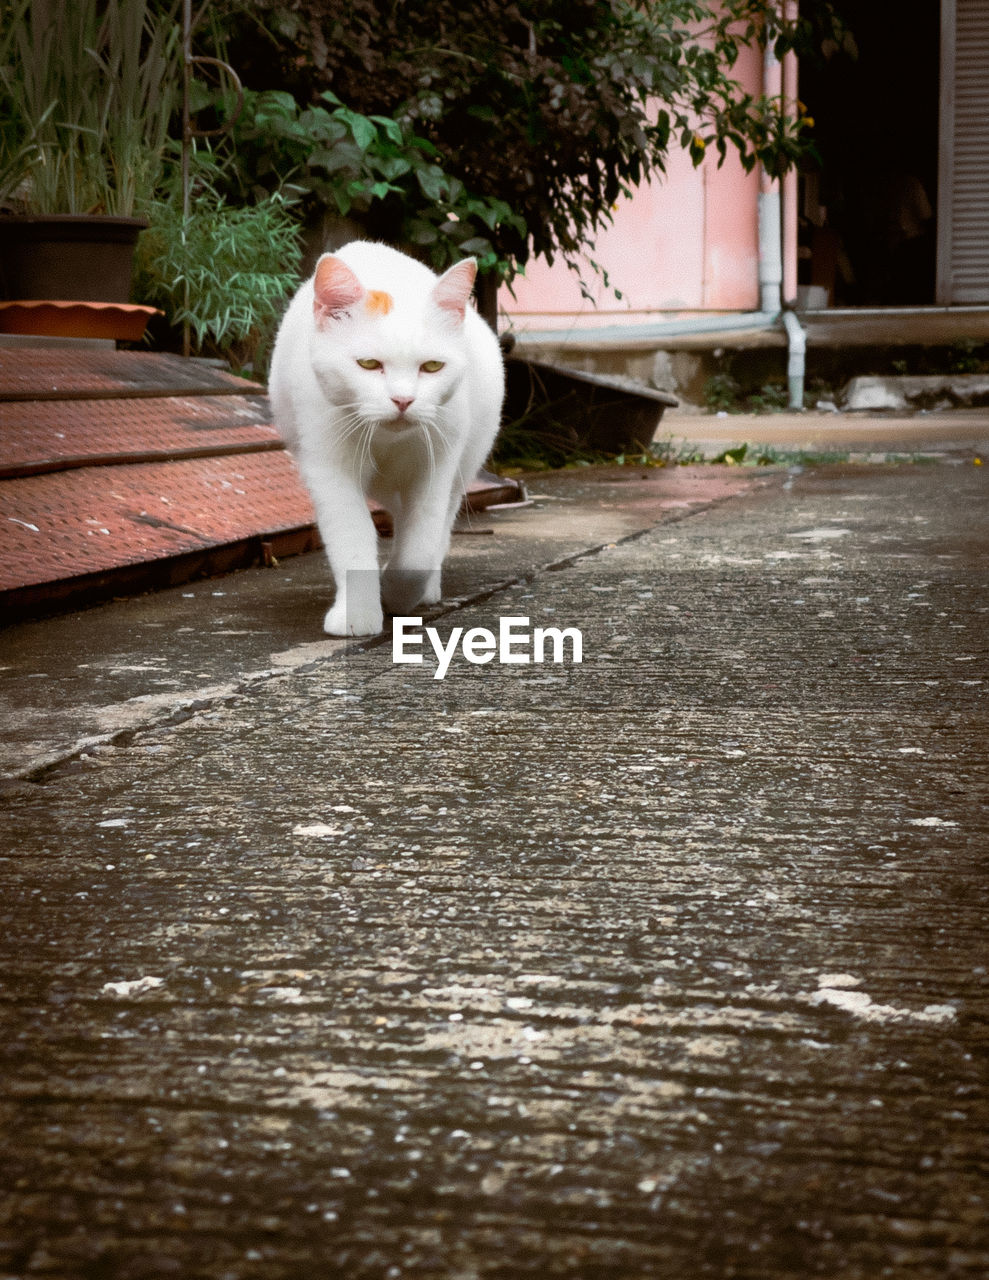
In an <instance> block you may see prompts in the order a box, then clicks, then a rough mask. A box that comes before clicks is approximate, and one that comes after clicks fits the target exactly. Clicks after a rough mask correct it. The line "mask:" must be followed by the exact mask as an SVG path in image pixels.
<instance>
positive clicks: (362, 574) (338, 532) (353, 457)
mask: <svg viewBox="0 0 989 1280" xmlns="http://www.w3.org/2000/svg"><path fill="white" fill-rule="evenodd" d="M476 271H477V264H476V262H475V261H474V259H472V258H469V259H466V260H465V261H463V262H458V263H457V264H456V265H455V266H453V267H451V268H450V269H449V270H448V271H447V272H445V274H444V275H442V276H439V277H437V276H436V275H434V273H433V272H432V271H430V270H429V268H428V267H425V266H423V265H422V263H419V262H416V261H415V260H414V259H413V258H410V257H408V256H407V255H405V254H404V253H399V252H398V251H397V250H396V249H391V248H389V247H388V246H387V245H382V244H372V243H367V242H363V241H354V242H353V243H352V244H348V245H345V246H344V247H343V248H342V249H339V250H338V251H337V252H335V253H332V254H324V255H323V256H322V257H321V258H320V260H319V262H318V263H317V264H316V272H315V275H314V276H313V278H312V279H311V280H308V281H306V283H305V284H303V285H302V286H301V288H300V289H299V291H298V293H297V294H296V295H295V297H294V298H293V300H292V302H291V304H290V306H289V308H288V311H287V312H286V313H285V318H284V319H283V321H282V324H281V327H280V328H279V331H278V337H277V339H276V342H275V349H274V352H273V354H272V360H271V375H270V379H269V391H270V394H271V402H272V407H273V409H274V415H275V422H276V424H277V425H278V428H279V430H280V431H281V433H282V436H283V438H284V440H285V442H286V444H287V445H288V447H289V448H290V449H291V451H292V453H293V454H294V456H295V459H296V461H297V462H298V465H299V469H300V471H301V472H302V477H303V479H304V481H305V483H306V485H307V486H308V488H309V491H310V493H311V494H312V498H313V502H314V504H315V507H316V518H317V521H318V524H319V531H320V533H321V535H322V537H323V542H324V543H325V546H326V554H327V558H328V559H329V562H330V568H331V570H332V572H333V580H334V582H335V584H336V599H335V601H334V603H333V606H332V608H331V609H330V610H329V612H328V613H327V615H326V619H325V622H324V628H325V630H326V631H327V632H329V633H330V635H352V636H366V635H375V634H377V633H378V632H379V631H380V630H381V629H382V623H383V613H382V603H383V604H384V608H385V610H387V611H388V612H389V613H396V614H408V613H410V612H411V611H412V610H413V609H414V608H415V607H416V606H417V605H419V604H427V605H428V604H435V603H436V602H437V601H438V600H439V599H440V569H441V566H442V564H443V560H444V558H445V556H446V553H447V551H448V550H449V545H450V531H451V527H452V525H453V521H454V518H455V517H456V514H457V510H458V508H459V506H460V502H461V498H462V496H463V493H464V491H465V489H466V486H467V484H468V482H469V481H470V480H472V479H473V477H474V475H475V474H476V472H477V469H478V468H479V467H480V466H481V465H482V464H483V463H484V460H485V459H486V457H487V455H488V453H489V451H490V449H491V446H492V444H493V443H494V438H495V435H496V434H497V431H498V423H499V417H500V413H501V402H502V397H503V395H504V368H503V365H502V359H501V351H500V348H499V346H498V340H497V338H496V336H495V334H494V333H493V332H492V330H491V329H490V328H489V326H488V325H487V324H486V323H485V322H484V321H483V320H482V319H481V317H480V316H479V315H478V314H477V312H476V311H475V310H474V309H473V308H472V307H471V306H469V299H470V294H471V290H472V289H473V286H474V277H475V274H476ZM369 497H370V498H373V499H374V500H375V501H377V502H378V503H380V504H381V506H383V507H384V508H385V509H386V510H387V511H389V512H390V513H391V515H392V518H393V520H394V525H395V540H394V544H393V549H392V552H391V555H390V557H389V559H388V564H387V567H386V568H385V570H384V572H383V573H382V574H381V575H380V577H379V572H378V547H377V535H376V533H375V528H374V523H373V521H372V519H371V514H370V512H369V510H368V506H367V499H368V498H369Z"/></svg>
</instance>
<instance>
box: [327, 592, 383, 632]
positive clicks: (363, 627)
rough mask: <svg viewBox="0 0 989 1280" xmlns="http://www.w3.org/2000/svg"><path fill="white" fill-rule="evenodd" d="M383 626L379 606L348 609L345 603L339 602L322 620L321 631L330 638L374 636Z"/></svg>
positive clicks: (351, 607) (353, 606) (352, 606)
mask: <svg viewBox="0 0 989 1280" xmlns="http://www.w3.org/2000/svg"><path fill="white" fill-rule="evenodd" d="M383 626H384V615H383V614H382V612H381V605H380V604H379V605H365V606H364V607H363V608H358V607H357V606H355V605H351V606H350V607H349V608H348V607H347V603H346V601H343V600H339V601H337V603H336V604H335V605H334V606H333V607H332V608H331V609H328V610H327V613H326V617H325V618H324V619H323V630H324V631H325V632H326V634H327V635H331V636H376V635H377V634H378V633H379V632H380V631H381V630H382V628H383Z"/></svg>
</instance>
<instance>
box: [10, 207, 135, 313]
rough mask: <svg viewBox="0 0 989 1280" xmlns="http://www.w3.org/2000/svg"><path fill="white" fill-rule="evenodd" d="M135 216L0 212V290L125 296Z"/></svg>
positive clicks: (27, 294)
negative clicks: (16, 214) (43, 214)
mask: <svg viewBox="0 0 989 1280" xmlns="http://www.w3.org/2000/svg"><path fill="white" fill-rule="evenodd" d="M147 225H148V224H147V222H145V221H144V220H143V219H141V218H111V217H105V216H101V215H90V214H69V213H66V214H51V215H45V216H43V217H33V216H30V215H24V216H11V217H3V218H0V296H2V297H4V298H7V299H14V300H17V301H28V300H31V299H37V298H44V299H60V300H65V301H74V302H129V301H130V286H131V272H132V269H133V262H134V247H135V245H136V244H137V237H138V235H139V234H140V233H141V232H142V231H143V230H144V228H145V227H146V226H147Z"/></svg>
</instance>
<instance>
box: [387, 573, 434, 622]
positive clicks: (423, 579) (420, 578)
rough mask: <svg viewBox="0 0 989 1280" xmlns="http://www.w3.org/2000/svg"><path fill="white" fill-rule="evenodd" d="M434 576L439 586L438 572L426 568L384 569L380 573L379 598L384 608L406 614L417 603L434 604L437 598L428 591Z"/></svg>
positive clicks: (391, 611) (398, 613)
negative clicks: (429, 594)
mask: <svg viewBox="0 0 989 1280" xmlns="http://www.w3.org/2000/svg"><path fill="white" fill-rule="evenodd" d="M434 578H435V587H436V588H438V587H439V574H438V573H435V572H431V571H430V570H428V569H386V570H385V571H384V573H383V574H382V575H381V599H382V601H383V603H384V606H385V609H386V610H387V611H388V612H389V613H391V614H396V615H407V614H409V613H410V612H411V610H413V609H414V608H415V607H416V605H418V604H435V603H436V601H437V600H439V598H440V597H439V592H438V590H437V592H436V594H435V595H434V596H431V597H429V596H428V594H427V593H428V592H429V590H430V588H431V586H432V584H433V579H434Z"/></svg>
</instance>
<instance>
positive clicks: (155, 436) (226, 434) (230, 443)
mask: <svg viewBox="0 0 989 1280" xmlns="http://www.w3.org/2000/svg"><path fill="white" fill-rule="evenodd" d="M281 447H282V445H281V440H280V437H279V435H278V432H277V430H276V429H275V427H274V426H272V424H271V415H270V411H269V408H268V401H267V398H266V397H264V396H170V397H167V398H162V399H160V400H55V401H38V400H34V401H19V402H15V403H6V404H4V403H0V478H7V477H12V476H25V475H35V474H38V473H40V472H44V471H62V470H66V469H68V468H72V467H82V466H94V465H101V466H108V465H112V464H119V463H131V462H142V461H153V460H155V459H156V458H173V459H174V458H192V457H203V456H218V455H222V454H228V453H250V452H256V451H258V450H262V449H279V448H281Z"/></svg>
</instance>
